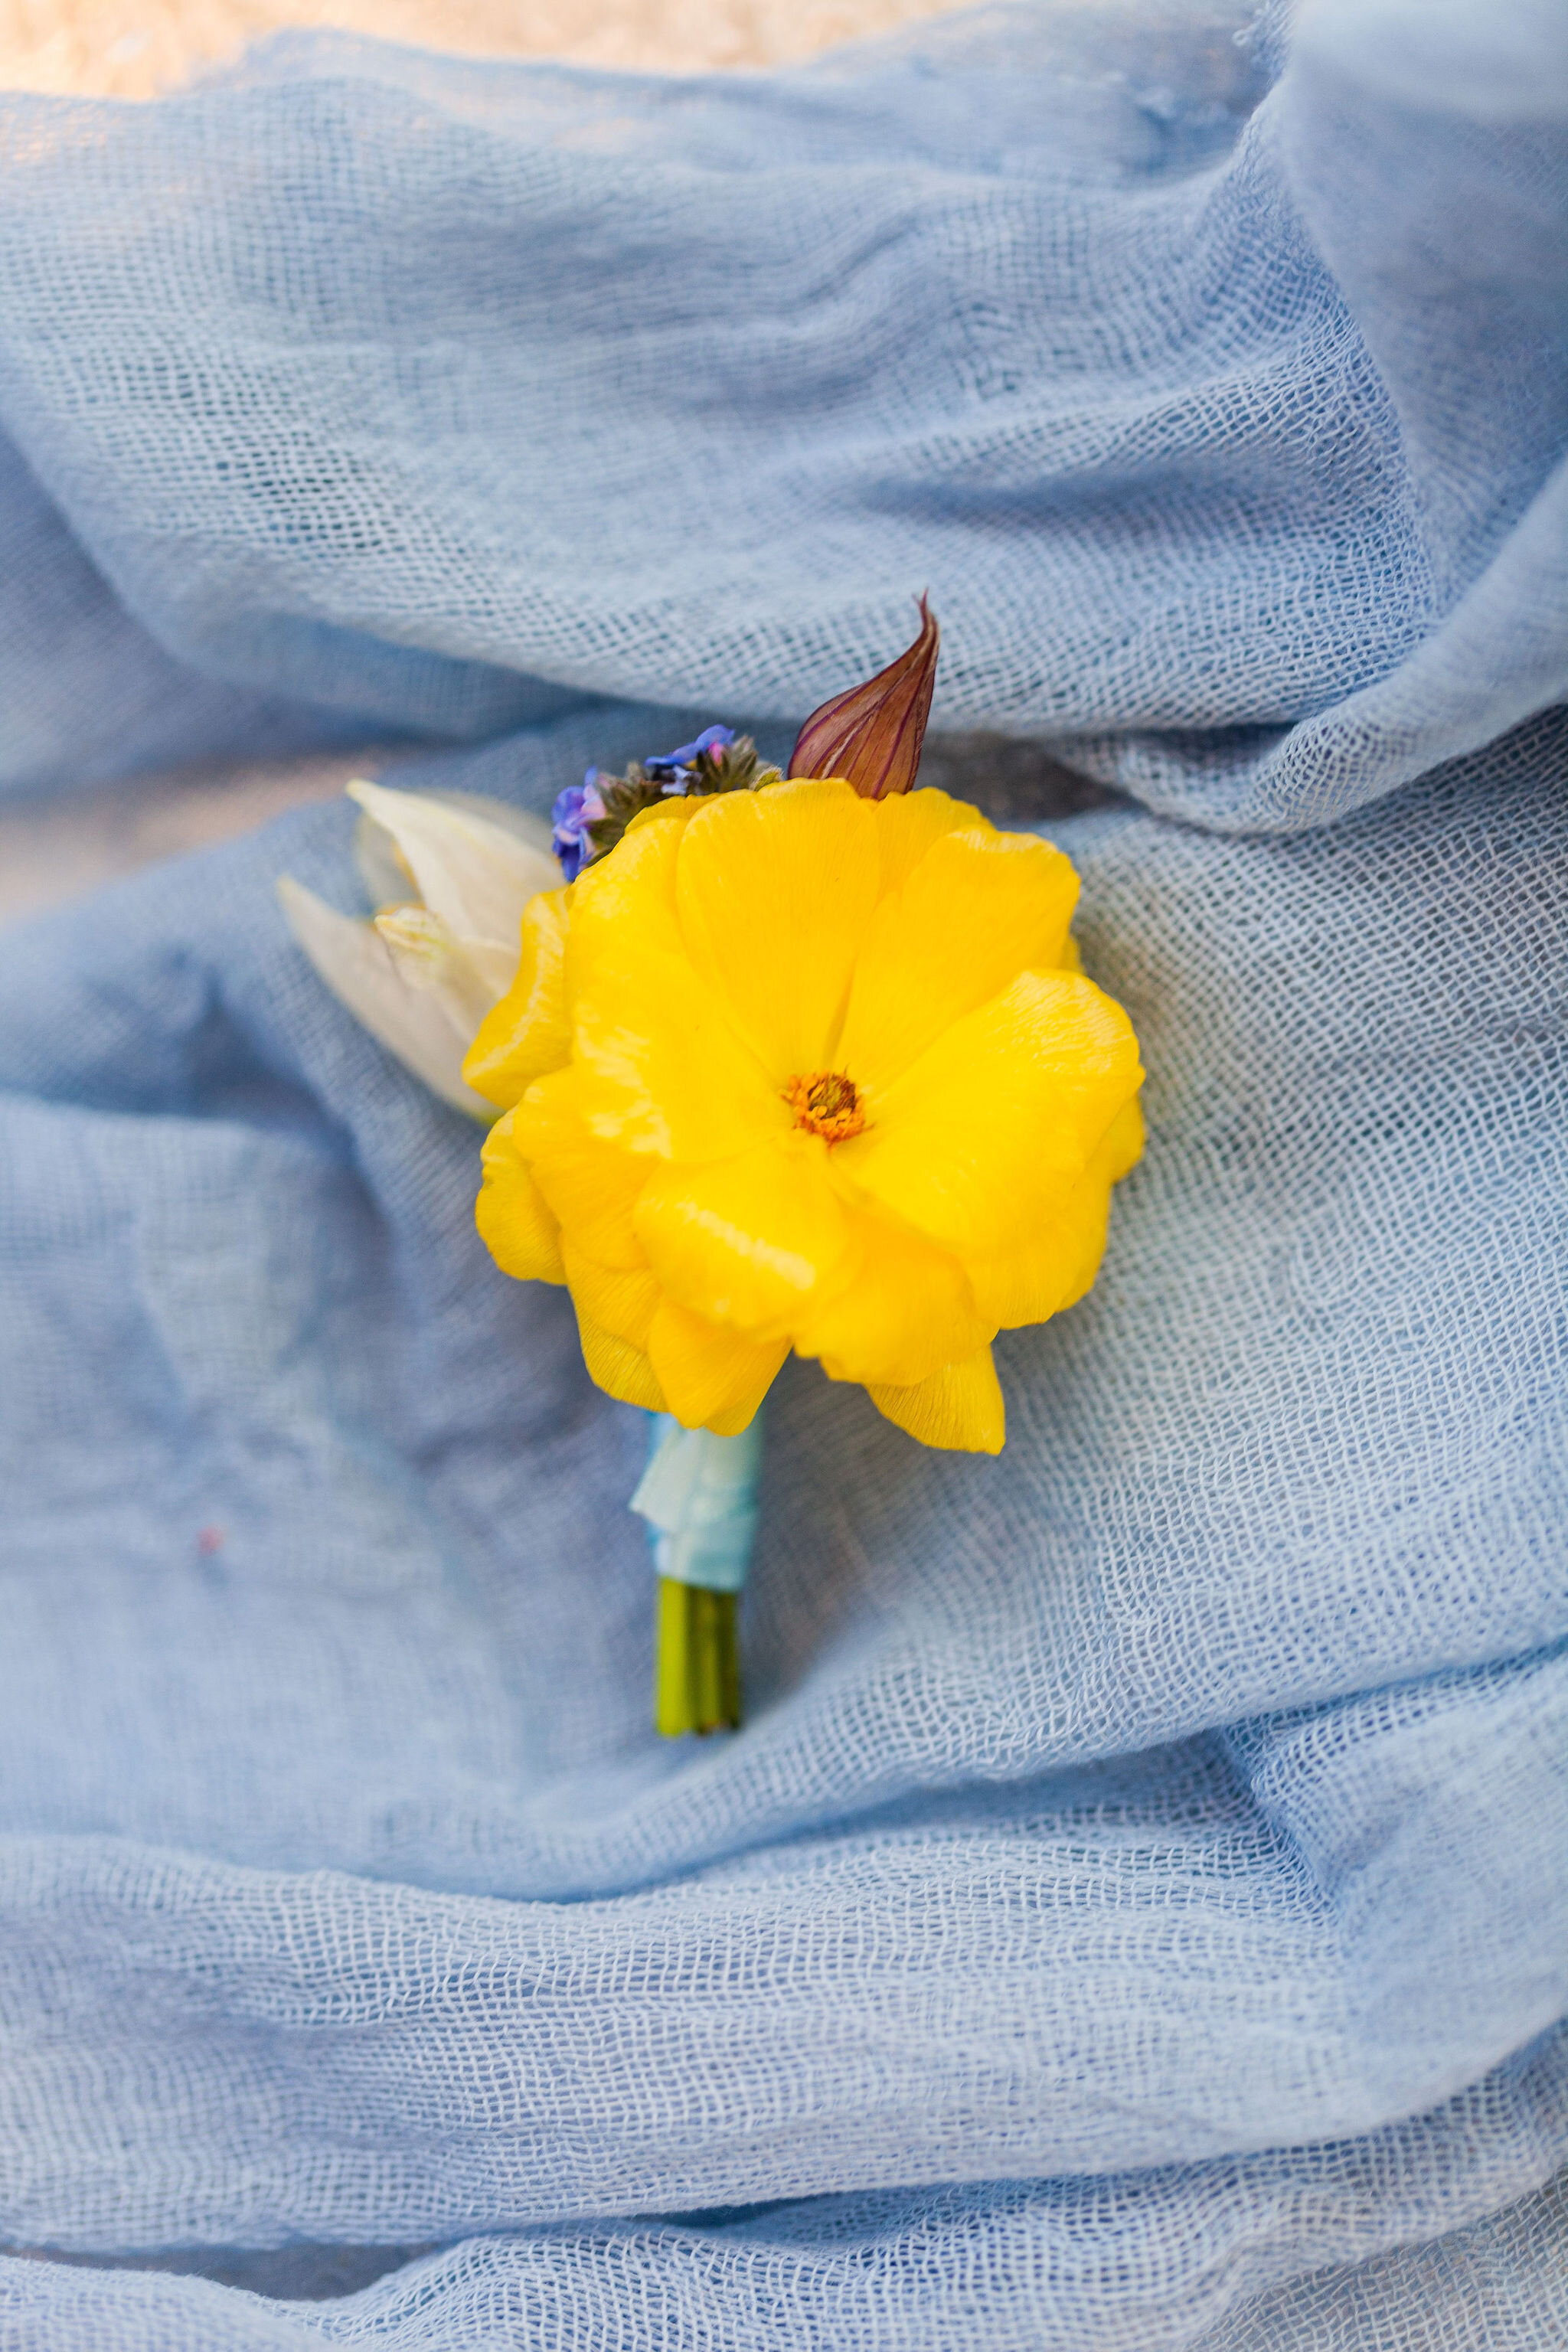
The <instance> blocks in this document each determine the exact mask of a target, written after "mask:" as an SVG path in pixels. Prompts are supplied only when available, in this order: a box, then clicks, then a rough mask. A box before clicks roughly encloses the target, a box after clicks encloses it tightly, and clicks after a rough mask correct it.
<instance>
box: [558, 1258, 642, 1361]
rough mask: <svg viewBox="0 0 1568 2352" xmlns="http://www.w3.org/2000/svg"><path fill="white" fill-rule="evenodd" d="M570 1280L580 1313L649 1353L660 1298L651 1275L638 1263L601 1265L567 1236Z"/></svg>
mask: <svg viewBox="0 0 1568 2352" xmlns="http://www.w3.org/2000/svg"><path fill="white" fill-rule="evenodd" d="M561 1257H562V1262H563V1265H564V1266H565V1268H566V1281H567V1284H568V1286H569V1287H570V1289H571V1292H572V1297H573V1300H574V1303H575V1305H576V1307H577V1310H578V1313H579V1314H581V1315H585V1316H586V1317H587V1318H588V1319H589V1321H590V1322H592V1323H596V1324H597V1325H598V1326H599V1328H600V1329H601V1330H605V1331H608V1332H610V1333H611V1334H612V1336H613V1337H614V1338H616V1339H624V1340H625V1341H626V1344H627V1346H628V1347H632V1348H636V1349H638V1350H639V1351H640V1352H646V1350H647V1333H648V1326H649V1324H650V1323H651V1322H652V1321H653V1317H654V1309H655V1308H656V1307H658V1301H659V1288H658V1283H657V1282H656V1281H655V1280H654V1278H653V1276H652V1275H651V1274H647V1273H644V1272H642V1271H640V1270H639V1269H638V1268H637V1267H636V1266H616V1265H599V1264H598V1263H597V1261H596V1260H595V1259H594V1258H591V1257H587V1256H584V1253H583V1252H582V1251H581V1250H580V1249H578V1248H576V1247H575V1245H574V1244H573V1242H572V1241H571V1239H570V1238H569V1237H567V1236H565V1235H563V1237H562V1243H561Z"/></svg>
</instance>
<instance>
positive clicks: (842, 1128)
mask: <svg viewBox="0 0 1568 2352" xmlns="http://www.w3.org/2000/svg"><path fill="white" fill-rule="evenodd" d="M784 1100H785V1102H786V1103H788V1105H789V1107H790V1108H791V1110H793V1111H794V1112H795V1125H796V1127H798V1128H804V1129H805V1132H806V1133H807V1134H808V1135H820V1136H821V1137H822V1139H823V1140H824V1141H825V1142H826V1143H829V1144H833V1143H846V1142H847V1141H848V1139H849V1138H850V1137H851V1136H852V1135H858V1134H859V1133H860V1132H861V1130H862V1129H863V1128H864V1127H865V1124H866V1110H865V1106H864V1104H863V1103H862V1102H861V1099H860V1096H859V1092H858V1088H857V1087H856V1084H855V1081H854V1079H853V1078H847V1077H846V1076H845V1075H844V1073H843V1071H842V1070H817V1071H816V1072H814V1074H813V1075H812V1076H810V1077H809V1078H800V1077H796V1078H791V1080H790V1082H789V1084H788V1086H787V1087H785V1088H784Z"/></svg>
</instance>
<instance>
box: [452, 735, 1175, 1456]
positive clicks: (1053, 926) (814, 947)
mask: <svg viewBox="0 0 1568 2352" xmlns="http://www.w3.org/2000/svg"><path fill="white" fill-rule="evenodd" d="M1077 896H1078V878H1077V876H1076V875H1075V874H1074V872H1073V869H1072V867H1071V866H1070V865H1069V863H1068V860H1067V858H1066V857H1064V856H1062V855H1061V853H1060V851H1059V850H1057V849H1054V848H1052V847H1051V846H1050V845H1049V844H1048V843H1046V842H1044V841H1041V840H1038V839H1037V838H1036V837H1035V836H1033V835H1025V834H1010V833H999V832H997V831H996V829H995V828H994V826H993V825H991V824H988V823H987V821H986V820H985V819H984V817H983V816H981V815H980V814H979V812H978V811H977V810H975V809H973V808H969V807H966V806H965V805H964V804H963V803H962V802H959V801H954V800H951V799H950V798H949V797H948V795H947V794H946V793H939V792H930V791H925V792H913V793H900V794H898V795H895V796H891V797H889V798H887V799H884V800H866V799H862V798H860V797H859V796H858V794H857V793H856V792H855V791H854V790H853V788H852V787H851V786H850V785H849V784H847V783H846V782H843V781H841V780H829V781H826V782H823V781H810V780H799V781H792V782H788V783H777V784H773V785H769V786H767V787H765V788H764V789H763V790H762V791H759V792H752V793H728V794H723V795H721V796H717V797H714V798H711V799H686V800H672V801H670V802H668V803H666V804H665V805H664V806H662V807H660V808H657V809H649V810H647V811H645V812H644V813H643V814H641V815H639V816H638V817H637V818H636V819H635V820H634V822H633V824H631V826H630V827H629V828H628V830H627V833H626V837H625V839H624V840H623V841H622V842H621V843H620V845H618V846H617V847H616V850H615V851H614V852H613V853H612V854H611V855H610V856H606V857H605V858H603V859H601V860H599V861H598V862H596V863H595V864H594V865H592V866H588V867H586V868H585V869H584V872H583V874H582V875H581V876H580V877H579V878H578V880H577V881H576V882H575V883H574V884H573V885H572V887H570V888H569V889H564V890H555V891H552V892H549V893H547V894H545V895H543V896H541V897H539V898H534V899H533V900H532V901H531V904H530V906H529V907H528V908H527V910H526V912H525V914H524V916H523V921H522V953H521V961H520V963H519V966H518V971H517V976H516V978H515V980H514V982H513V983H512V987H511V989H510V992H509V993H508V994H507V995H506V996H505V997H503V998H502V1000H501V1002H500V1003H499V1004H498V1005H497V1006H496V1007H495V1009H494V1011H493V1012H492V1013H490V1014H489V1016H488V1018H487V1019H486V1021H485V1023H484V1025H483V1026H482V1028H481V1029H480V1031H479V1035H478V1037H477V1038H476V1040H475V1042H474V1045H473V1049H472V1051H471V1052H470V1054H469V1055H468V1060H467V1063H466V1064H465V1075H466V1076H467V1078H468V1083H469V1084H470V1085H471V1086H472V1087H477V1088H478V1090H479V1093H480V1094H482V1095H484V1096H486V1097H488V1098H489V1100H490V1101H492V1102H494V1103H497V1104H499V1105H500V1106H501V1107H502V1108H503V1109H504V1110H505V1112H506V1116H505V1117H504V1118H501V1119H500V1120H499V1121H498V1122H497V1124H496V1126H495V1127H494V1128H493V1129H491V1131H490V1135H489V1140H488V1142H487V1144H486V1147H485V1166H484V1185H483V1190H482V1192H481V1193H480V1196H479V1212H478V1214H479V1231H480V1233H481V1234H482V1235H483V1236H484V1239H485V1241H486V1242H487V1243H488V1244H489V1248H490V1250H491V1252H492V1254H493V1255H494V1256H495V1258H496V1260H497V1262H498V1263H499V1264H500V1265H501V1266H503V1267H504V1268H505V1269H506V1271H507V1272H508V1273H510V1274H514V1275H517V1276H522V1277H529V1278H533V1279H537V1280H541V1281H545V1282H564V1283H566V1284H567V1285H568V1286H570V1289H571V1292H572V1297H573V1302H574V1306H575V1307H576V1310H577V1318H578V1324H579V1328H580V1329H581V1332H582V1339H583V1351H584V1357H585V1358H586V1360H587V1365H588V1370H589V1371H590V1372H591V1373H592V1375H593V1377H594V1379H595V1381H598V1383H599V1385H600V1387H601V1388H604V1389H606V1390H608V1391H609V1393H610V1394H611V1395H612V1396H616V1397H620V1398H622V1399H624V1400H625V1401H626V1402H628V1403H632V1404H638V1405H646V1406H648V1407H651V1408H653V1409H654V1410H663V1411H668V1412H672V1413H673V1414H674V1415H675V1416H676V1418H677V1420H679V1422H681V1423H684V1424H685V1425H686V1426H687V1427H688V1428H695V1427H698V1426H702V1427H706V1428H709V1429H711V1430H714V1431H716V1432H718V1433H721V1434H726V1433H733V1432H735V1431H738V1430H741V1429H743V1428H744V1427H745V1426H746V1424H747V1423H749V1422H750V1420H751V1418H752V1414H753V1413H754V1412H756V1409H757V1407H758V1405H759V1404H760V1403H761V1402H762V1400H763V1395H764V1393H765V1391H766V1390H767V1388H768V1386H769V1383H770V1382H771V1381H773V1376H774V1374H775V1373H776V1372H777V1370H778V1369H779V1366H780V1365H781V1364H782V1363H783V1361H784V1357H785V1356H786V1355H787V1354H788V1353H789V1350H790V1349H791V1348H792V1347H793V1348H794V1349H795V1351H796V1353H797V1354H799V1355H802V1356H808V1357H816V1358H818V1359H820V1360H821V1363H822V1366H823V1369H824V1370H825V1371H826V1373H827V1374H828V1376H829V1378H830V1379H833V1380H838V1381H863V1382H864V1384H865V1385H866V1387H867V1388H868V1390H869V1391H870V1393H871V1396H872V1398H873V1400H874V1402H876V1404H877V1405H878V1406H879V1409H880V1410H881V1412H884V1413H885V1414H886V1415H887V1416H888V1418H889V1420H890V1421H894V1422H896V1423H898V1424H899V1425H900V1428H903V1429H906V1430H908V1431H909V1432H910V1434H911V1435H913V1436H915V1437H917V1438H920V1439H921V1440H922V1441H923V1442H924V1443H925V1444H928V1445H942V1446H960V1447H966V1448H969V1449H971V1450H974V1451H978V1452H983V1453H995V1452H996V1451H997V1450H998V1449H999V1448H1000V1446H1001V1444H1002V1440H1003V1434H1004V1417H1003V1405H1002V1394H1001V1390H1000V1388H999V1386H998V1384H997V1380H996V1374H995V1370H994V1366H993V1363H992V1358H991V1341H992V1339H994V1337H995V1334H996V1332H997V1331H998V1330H1005V1329H1012V1328H1015V1327H1016V1326H1017V1325H1020V1324H1025V1323H1037V1322H1041V1321H1043V1320H1044V1319H1045V1318H1046V1317H1047V1316H1049V1315H1053V1314H1055V1313H1056V1312H1057V1310H1058V1308H1059V1307H1067V1306H1070V1305H1071V1303H1072V1302H1073V1300H1074V1299H1076V1298H1078V1297H1080V1296H1081V1295H1082V1293H1083V1292H1084V1291H1085V1290H1087V1289H1088V1287H1089V1284H1090V1282H1091V1281H1092V1280H1093V1278H1094V1275H1095V1271H1096V1269H1097V1267H1098V1265H1099V1264H1100V1255H1101V1252H1102V1250H1103V1248H1104V1244H1105V1223H1106V1213H1107V1206H1108V1202H1109V1197H1110V1186H1111V1185H1112V1184H1113V1183H1114V1182H1115V1181H1116V1179H1117V1178H1118V1177H1119V1176H1121V1175H1123V1174H1124V1173H1125V1172H1126V1171H1127V1170H1128V1169H1129V1168H1130V1167H1131V1165H1132V1163H1133V1161H1134V1160H1136V1159H1137V1157H1138V1154H1139V1152H1140V1150H1141V1149H1142V1123H1141V1121H1140V1118H1139V1112H1138V1105H1137V1089H1138V1087H1139V1084H1140V1082H1141V1080H1142V1070H1141V1068H1140V1067H1139V1062H1138V1046H1137V1041H1136V1039H1135V1038H1134V1036H1133V1034H1132V1030H1131V1024H1130V1023H1129V1022H1128V1019H1127V1016H1126V1014H1125V1013H1123V1012H1122V1010H1121V1007H1120V1006H1119V1005H1117V1004H1115V1003H1112V1002H1111V1001H1110V998H1109V997H1107V996H1105V995H1103V994H1102V993H1101V992H1100V990H1099V989H1098V988H1096V987H1095V986H1094V985H1093V983H1092V982H1090V981H1089V980H1087V979H1086V978H1085V977H1084V976H1083V974H1082V972H1081V971H1079V968H1078V959H1077V955H1076V952H1075V950H1074V949H1073V946H1072V942H1071V940H1070V939H1069V937H1068V923H1069V921H1070V919H1071V916H1072V911H1073V906H1074V902H1075V900H1076V898H1077Z"/></svg>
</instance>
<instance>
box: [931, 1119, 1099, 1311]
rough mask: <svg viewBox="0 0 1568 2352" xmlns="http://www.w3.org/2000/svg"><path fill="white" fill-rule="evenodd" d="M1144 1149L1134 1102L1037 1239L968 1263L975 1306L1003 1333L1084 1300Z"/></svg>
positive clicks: (1047, 1214)
mask: <svg viewBox="0 0 1568 2352" xmlns="http://www.w3.org/2000/svg"><path fill="white" fill-rule="evenodd" d="M1142 1149H1143V1118H1142V1112H1141V1111H1140V1109H1139V1108H1138V1101H1137V1097H1136V1096H1134V1097H1133V1099H1132V1100H1131V1102H1130V1103H1128V1104H1126V1105H1124V1107H1123V1108H1121V1110H1120V1111H1118V1113H1117V1115H1116V1117H1115V1118H1113V1119H1112V1121H1111V1123H1110V1129H1108V1131H1107V1133H1106V1135H1105V1137H1104V1139H1103V1140H1102V1141H1101V1142H1100V1145H1099V1146H1098V1148H1097V1149H1096V1150H1094V1151H1093V1152H1092V1153H1091V1154H1090V1157H1089V1167H1088V1169H1087V1170H1086V1171H1085V1172H1084V1174H1083V1175H1082V1177H1080V1178H1079V1181H1078V1182H1077V1183H1076V1184H1072V1185H1069V1186H1068V1187H1067V1188H1066V1189H1065V1190H1064V1192H1062V1194H1061V1195H1060V1197H1059V1199H1058V1200H1057V1201H1055V1202H1048V1203H1047V1204H1046V1205H1045V1206H1044V1207H1043V1208H1042V1209H1041V1211H1040V1213H1039V1222H1038V1223H1037V1226H1036V1228H1035V1229H1034V1230H1033V1231H1032V1232H1031V1233H1029V1234H1026V1235H1024V1236H1023V1237H1021V1238H1020V1239H1019V1240H1018V1241H1017V1242H1016V1243H1015V1244H1013V1246H1012V1247H1011V1248H1009V1249H1006V1250H1003V1251H1000V1252H997V1253H996V1254H995V1255H991V1256H986V1257H971V1258H969V1259H968V1260H967V1261H966V1263H967V1265H968V1271H969V1278H970V1280H971V1282H972V1283H973V1286H974V1296H975V1299H976V1301H977V1303H978V1305H979V1306H980V1307H981V1310H982V1311H983V1312H984V1314H986V1315H988V1316H991V1317H993V1318H994V1320H995V1323H996V1327H997V1328H998V1329H999V1330H1003V1331H1016V1329H1018V1328H1019V1327H1020V1325H1022V1324H1025V1323H1043V1322H1044V1321H1045V1320H1046V1318H1047V1316H1049V1315H1057V1314H1059V1313H1060V1312H1061V1311H1062V1309H1063V1308H1064V1307H1072V1306H1074V1305H1076V1303H1077V1301H1078V1300H1079V1299H1080V1298H1081V1297H1083V1295H1084V1293H1085V1291H1086V1290H1088V1289H1089V1286H1090V1284H1091V1283H1092V1282H1093V1280H1094V1277H1095V1276H1096V1275H1097V1274H1098V1273H1099V1271H1100V1259H1101V1258H1102V1257H1103V1255H1105V1230H1106V1220H1107V1218H1108V1216H1109V1214H1110V1188H1111V1186H1112V1184H1113V1183H1115V1182H1116V1181H1117V1179H1118V1178H1119V1177H1121V1176H1124V1175H1125V1174H1126V1173H1127V1171H1128V1170H1129V1169H1130V1168H1131V1166H1132V1164H1133V1162H1134V1160H1136V1159H1137V1158H1138V1155H1139V1153H1140V1152H1141V1151H1142Z"/></svg>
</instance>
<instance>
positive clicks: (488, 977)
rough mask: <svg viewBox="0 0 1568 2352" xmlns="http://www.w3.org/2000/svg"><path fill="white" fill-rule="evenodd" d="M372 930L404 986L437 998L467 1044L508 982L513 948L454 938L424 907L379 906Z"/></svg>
mask: <svg viewBox="0 0 1568 2352" xmlns="http://www.w3.org/2000/svg"><path fill="white" fill-rule="evenodd" d="M375 933H376V937H377V938H378V939H379V940H382V941H383V942H384V945H385V947H386V950H387V952H388V954H389V955H390V956H391V958H392V961H393V962H394V963H395V965H396V967H397V970H398V972H399V974H400V976H401V977H402V978H403V979H404V980H405V981H406V982H407V984H408V986H409V987H410V988H416V989H421V990H426V991H428V992H430V993H432V994H433V995H435V996H436V997H437V998H438V999H439V1001H440V1002H441V1003H442V1004H444V1005H445V1007H446V1009H447V1014H448V1016H449V1018H450V1020H451V1023H452V1026H453V1027H454V1029H456V1030H457V1032H458V1035H459V1036H460V1037H461V1038H462V1039H463V1041H464V1044H465V1046H468V1045H472V1043H473V1041H474V1038H475V1037H476V1036H477V1035H478V1034H479V1024H480V1022H481V1021H482V1020H483V1019H484V1017H485V1015H486V1013H488V1012H489V1009H490V1007H491V1005H492V1004H494V1003H496V1001H497V999H498V998H500V997H501V996H504V995H505V993H506V992H507V990H508V988H510V985H511V979H512V974H513V973H514V972H515V971H516V970H517V952H516V950H515V949H507V948H502V947H498V946H497V945H496V943H495V942H494V941H493V940H455V939H454V938H453V937H452V934H451V932H450V931H449V930H448V929H447V926H446V924H445V923H444V922H442V920H441V919H440V917H439V916H438V915H433V914H432V913H431V912H430V909H429V908H428V907H384V908H382V910H381V912H380V914H379V915H377V917H376V918H375Z"/></svg>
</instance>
